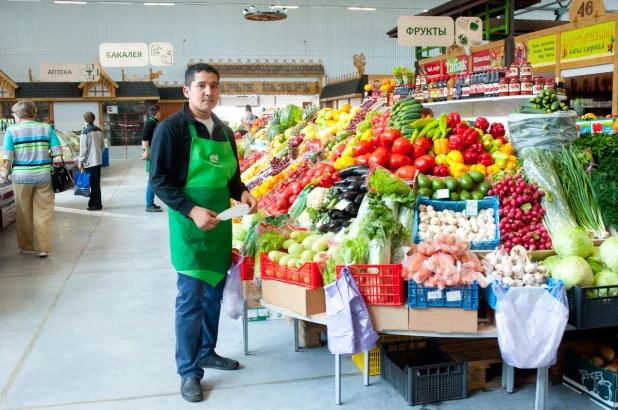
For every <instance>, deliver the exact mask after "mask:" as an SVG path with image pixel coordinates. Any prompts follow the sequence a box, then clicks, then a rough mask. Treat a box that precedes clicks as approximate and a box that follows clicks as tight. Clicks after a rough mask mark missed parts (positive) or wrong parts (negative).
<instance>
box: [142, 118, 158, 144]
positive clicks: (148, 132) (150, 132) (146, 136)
mask: <svg viewBox="0 0 618 410" xmlns="http://www.w3.org/2000/svg"><path fill="white" fill-rule="evenodd" d="M156 127H157V120H156V119H153V118H152V117H150V118H148V120H146V123H145V124H144V131H143V132H142V141H148V142H149V143H150V144H152V137H153V136H154V131H155V128H156Z"/></svg>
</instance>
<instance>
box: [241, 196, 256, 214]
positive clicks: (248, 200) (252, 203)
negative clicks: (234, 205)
mask: <svg viewBox="0 0 618 410" xmlns="http://www.w3.org/2000/svg"><path fill="white" fill-rule="evenodd" d="M240 203H242V204H247V205H249V208H250V209H249V213H250V214H254V213H256V212H257V210H258V201H257V199H255V198H254V197H253V195H251V194H250V193H249V191H245V192H243V193H242V196H241V197H240Z"/></svg>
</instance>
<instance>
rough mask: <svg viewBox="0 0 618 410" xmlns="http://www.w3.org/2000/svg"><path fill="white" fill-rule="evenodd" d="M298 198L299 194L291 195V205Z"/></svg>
mask: <svg viewBox="0 0 618 410" xmlns="http://www.w3.org/2000/svg"><path fill="white" fill-rule="evenodd" d="M296 198H298V195H294V196H291V197H290V205H292V204H293V203H294V201H296Z"/></svg>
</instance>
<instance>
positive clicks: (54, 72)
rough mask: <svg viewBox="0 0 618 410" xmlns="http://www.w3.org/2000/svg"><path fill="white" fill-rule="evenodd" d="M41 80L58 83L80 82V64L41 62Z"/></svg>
mask: <svg viewBox="0 0 618 410" xmlns="http://www.w3.org/2000/svg"><path fill="white" fill-rule="evenodd" d="M39 77H40V79H41V81H45V82H56V83H76V82H79V81H80V79H79V64H72V63H69V64H55V63H41V65H40V66H39Z"/></svg>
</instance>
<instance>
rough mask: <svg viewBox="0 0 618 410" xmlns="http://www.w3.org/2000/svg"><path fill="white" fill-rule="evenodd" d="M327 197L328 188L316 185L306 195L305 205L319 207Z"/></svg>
mask: <svg viewBox="0 0 618 410" xmlns="http://www.w3.org/2000/svg"><path fill="white" fill-rule="evenodd" d="M327 198H328V189H326V188H322V187H316V188H314V189H313V190H312V191H311V192H309V195H307V207H309V208H313V209H320V208H321V207H322V206H323V205H326V204H325V202H326V200H327Z"/></svg>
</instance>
